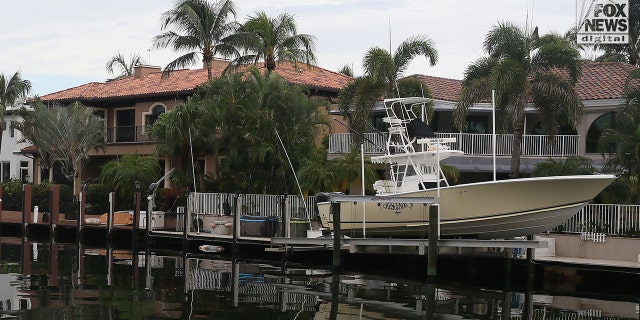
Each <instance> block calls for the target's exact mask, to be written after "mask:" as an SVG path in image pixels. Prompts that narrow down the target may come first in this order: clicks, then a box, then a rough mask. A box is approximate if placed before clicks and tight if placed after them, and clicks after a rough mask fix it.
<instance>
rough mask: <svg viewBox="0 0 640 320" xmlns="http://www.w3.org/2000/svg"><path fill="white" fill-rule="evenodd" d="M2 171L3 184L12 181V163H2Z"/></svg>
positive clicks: (0, 169) (0, 175)
mask: <svg viewBox="0 0 640 320" xmlns="http://www.w3.org/2000/svg"><path fill="white" fill-rule="evenodd" d="M0 171H1V172H0V178H1V180H0V181H1V182H6V181H9V180H10V179H11V163H9V162H2V165H0Z"/></svg>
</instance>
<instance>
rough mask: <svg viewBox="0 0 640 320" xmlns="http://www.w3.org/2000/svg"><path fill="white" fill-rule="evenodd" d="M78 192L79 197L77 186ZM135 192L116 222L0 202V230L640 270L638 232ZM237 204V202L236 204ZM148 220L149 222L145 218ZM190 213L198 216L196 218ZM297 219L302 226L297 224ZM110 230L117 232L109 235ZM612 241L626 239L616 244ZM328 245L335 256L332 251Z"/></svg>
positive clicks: (228, 247) (100, 239)
mask: <svg viewBox="0 0 640 320" xmlns="http://www.w3.org/2000/svg"><path fill="white" fill-rule="evenodd" d="M0 192H1V190H0ZM23 192H24V196H23V199H24V202H25V203H24V208H32V206H31V203H30V202H29V201H30V199H29V196H30V195H29V192H30V190H29V185H25V188H24V190H23ZM57 192H59V189H58V187H57V186H55V185H54V186H52V187H51V194H52V195H55V194H56V193H57ZM0 196H1V193H0ZM80 199H81V201H82V194H81V195H80ZM137 199H138V201H137V204H136V207H135V209H134V212H133V217H132V220H133V223H128V224H118V223H117V222H114V221H113V217H114V213H115V210H113V206H112V209H111V210H110V212H109V215H108V219H107V223H102V222H100V223H97V224H96V223H95V221H96V220H99V219H100V216H97V215H86V214H85V213H84V212H82V211H80V214H79V215H77V216H75V217H71V216H67V215H65V214H63V213H60V212H59V203H56V201H51V203H50V206H49V207H50V208H51V212H46V213H43V212H33V210H23V211H22V212H19V211H6V210H5V211H3V210H2V208H1V206H0V228H1V229H2V234H3V235H5V234H6V231H7V230H12V231H14V232H15V233H17V234H19V236H21V237H23V238H25V239H26V238H30V237H33V236H36V237H38V238H49V239H50V240H52V241H60V239H68V240H73V241H92V243H101V244H104V245H105V247H106V246H110V245H111V242H113V241H120V242H122V239H125V240H124V242H125V243H128V244H130V245H131V248H141V249H142V248H144V250H153V249H154V248H158V245H160V246H163V247H162V248H164V245H165V244H167V243H169V244H171V245H172V246H173V247H174V248H182V249H184V250H194V248H198V246H199V245H203V244H204V245H213V246H220V247H221V248H223V249H224V251H225V252H234V253H235V252H237V251H238V250H250V251H252V252H258V251H261V252H264V253H266V254H270V255H275V256H288V255H290V254H301V253H304V252H307V253H309V252H311V253H313V252H324V253H325V256H328V257H329V258H328V260H327V261H326V263H330V262H331V260H332V259H333V260H334V262H335V259H336V258H335V257H336V256H335V254H336V252H338V253H339V254H338V256H354V257H360V256H367V255H375V256H380V255H382V256H407V257H422V258H423V259H424V258H426V257H427V256H428V254H429V248H435V249H437V250H436V253H435V254H436V257H438V256H480V257H486V256H492V257H500V258H502V259H505V260H507V261H514V260H525V259H526V260H528V261H529V262H530V263H534V264H537V265H543V266H550V267H562V268H571V269H577V270H591V271H594V270H595V271H596V272H601V273H602V272H605V273H606V272H624V273H627V274H635V275H640V252H637V250H638V248H640V239H634V238H627V239H621V240H614V238H609V239H607V242H608V244H607V242H602V243H599V242H595V241H592V240H584V239H583V240H579V241H578V240H575V239H573V238H576V237H580V235H575V234H564V235H553V234H547V235H538V236H536V238H530V239H496V240H475V239H439V238H434V239H432V241H433V242H431V243H430V240H429V239H397V238H352V237H348V236H343V235H340V236H339V237H336V238H334V237H333V236H332V235H331V233H330V232H328V231H327V230H321V229H318V226H317V225H313V224H312V223H311V221H302V222H301V223H300V221H297V222H298V223H299V224H298V225H294V224H293V223H294V222H293V221H292V220H291V219H290V216H289V214H288V213H287V210H282V211H281V216H280V217H279V219H276V220H273V219H270V220H269V219H267V220H255V221H254V220H246V219H247V218H243V217H242V216H241V215H240V214H238V212H235V211H234V212H230V213H229V214H228V215H225V214H211V213H191V211H192V210H189V208H188V209H187V210H185V211H183V212H180V213H178V214H177V216H176V217H173V218H171V219H173V221H171V220H170V219H169V218H165V217H164V216H162V217H160V216H157V217H156V215H155V213H152V211H151V210H147V212H148V214H147V213H142V211H141V208H140V202H139V199H141V196H140V194H138V195H137ZM347 199H348V200H347V201H352V198H347ZM413 200H416V199H413ZM413 200H412V201H413ZM375 201H380V199H375ZM424 201H431V200H429V199H427V200H424ZM237 207H238V206H235V208H237ZM284 207H285V206H283V208H284ZM243 219H245V220H243ZM147 221H149V222H150V223H149V224H147V223H146V222H147ZM196 221H198V222H197V223H195V222H196ZM89 222H91V223H89ZM258 225H260V227H259V228H257V229H255V230H254V229H252V226H258ZM300 227H304V230H302V232H301V229H300ZM307 231H308V234H307ZM114 235H115V236H114ZM121 235H122V236H121ZM309 236H312V237H309ZM114 237H115V238H117V239H115V240H114ZM549 237H555V238H556V240H555V241H556V242H555V243H553V247H554V248H555V252H554V253H553V254H549V253H548V251H549V246H550V242H549V240H548V238H549ZM558 237H566V238H567V239H558ZM571 239H573V240H571ZM434 240H435V241H434ZM615 241H623V242H624V243H629V244H625V245H622V244H620V243H617V242H615ZM563 243H574V244H573V245H574V246H575V245H576V243H577V244H578V245H580V246H581V247H580V248H582V249H580V250H582V252H581V253H580V254H577V255H570V254H568V253H567V252H572V251H580V250H577V249H575V248H573V249H572V248H569V249H561V248H563ZM128 244H126V245H128ZM606 245H609V246H613V247H620V246H628V247H629V248H632V249H629V250H627V251H628V252H627V253H626V254H627V256H625V257H624V258H620V257H621V254H620V253H617V254H618V256H617V257H615V256H614V257H612V256H598V255H597V254H596V253H594V252H598V250H599V252H611V253H616V250H611V249H603V248H604V246H606ZM591 247H593V248H591ZM239 248H242V249H239ZM247 248H248V249H247ZM589 248H591V249H589ZM598 248H600V249H598ZM196 250H197V249H196ZM634 250H636V251H634ZM332 253H333V254H334V256H333V258H330V257H331V254H332ZM538 253H542V254H538ZM338 259H339V258H338ZM426 260H427V261H429V260H430V259H426ZM431 260H435V259H431Z"/></svg>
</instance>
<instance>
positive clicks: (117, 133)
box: [106, 126, 154, 143]
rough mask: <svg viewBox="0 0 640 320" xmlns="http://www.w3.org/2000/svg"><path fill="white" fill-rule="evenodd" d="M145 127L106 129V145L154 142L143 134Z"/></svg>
mask: <svg viewBox="0 0 640 320" xmlns="http://www.w3.org/2000/svg"><path fill="white" fill-rule="evenodd" d="M145 128H146V126H119V127H111V128H107V137H106V139H107V143H128V142H149V141H154V140H153V139H151V137H150V136H149V135H146V134H145V133H144V130H145Z"/></svg>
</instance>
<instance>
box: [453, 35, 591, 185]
mask: <svg viewBox="0 0 640 320" xmlns="http://www.w3.org/2000/svg"><path fill="white" fill-rule="evenodd" d="M484 50H485V51H486V52H487V54H488V55H489V56H488V57H483V58H480V59H478V60H477V61H475V62H474V63H472V64H471V65H469V67H467V69H466V71H465V75H464V79H463V81H462V90H461V94H460V99H459V102H458V104H457V105H456V107H455V109H454V118H455V124H456V126H457V127H458V128H464V127H465V126H466V116H467V113H468V110H469V108H471V107H472V106H473V105H474V104H475V103H477V102H480V101H487V100H490V99H491V90H492V89H494V90H495V93H496V94H495V96H496V101H495V105H496V109H497V112H498V113H500V114H502V118H503V119H510V120H511V122H510V125H511V127H512V129H513V150H512V156H511V177H512V178H516V177H519V176H520V150H521V144H522V135H523V131H524V118H525V114H524V110H525V107H526V105H527V104H528V103H530V102H531V103H533V105H534V107H535V108H536V109H537V111H538V114H539V115H540V118H541V122H542V128H543V130H544V131H545V132H547V134H549V135H550V136H553V135H555V134H556V133H557V131H558V127H559V126H560V124H563V123H567V124H569V125H571V126H573V127H575V124H576V122H577V121H578V119H579V116H580V115H581V114H582V109H583V105H582V101H581V99H580V97H579V96H578V93H577V92H576V90H575V87H574V85H575V83H576V81H577V80H578V78H579V76H580V74H581V71H582V64H581V62H580V55H579V53H578V51H576V49H574V48H572V47H571V45H570V44H569V42H567V41H566V40H564V38H563V37H561V36H558V35H553V34H549V35H545V36H544V37H538V32H537V29H536V30H535V31H534V32H533V33H532V34H527V33H525V32H524V31H522V30H521V29H519V28H518V27H516V26H515V25H513V24H511V23H500V24H498V25H497V26H494V27H493V29H492V30H491V31H489V33H488V34H487V37H486V38H485V41H484Z"/></svg>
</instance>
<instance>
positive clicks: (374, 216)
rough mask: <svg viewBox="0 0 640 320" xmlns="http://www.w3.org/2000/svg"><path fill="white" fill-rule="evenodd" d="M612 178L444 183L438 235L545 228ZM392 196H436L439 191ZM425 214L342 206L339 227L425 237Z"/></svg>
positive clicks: (324, 212)
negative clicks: (447, 184) (452, 184)
mask: <svg viewBox="0 0 640 320" xmlns="http://www.w3.org/2000/svg"><path fill="white" fill-rule="evenodd" d="M613 180H615V176H613V175H581V176H558V177H537V178H523V179H511V180H500V181H489V182H480V183H471V184H463V185H456V186H450V187H442V188H440V191H439V192H440V197H439V198H438V199H439V206H440V208H439V210H440V233H441V235H443V236H463V237H472V238H478V239H496V238H511V237H515V236H528V235H532V234H535V233H539V232H545V231H549V230H551V229H553V228H555V227H557V226H558V225H560V224H562V223H564V222H566V221H567V220H568V219H569V218H571V217H572V216H573V215H574V214H576V213H577V212H578V211H580V210H581V209H582V208H583V207H584V206H585V205H586V204H587V203H589V202H590V201H591V200H592V199H593V198H594V197H595V196H596V195H597V194H598V193H600V191H602V190H603V189H604V188H605V187H607V186H608V185H609V184H610V183H611V182H612V181H613ZM395 196H398V197H437V196H438V190H437V189H429V190H424V191H417V192H408V193H402V194H397V195H395ZM317 206H318V215H319V218H320V221H321V223H322V225H323V227H325V228H329V229H331V230H333V215H331V213H330V207H331V206H330V202H320V203H318V204H317ZM365 206H366V208H365V210H364V211H363V207H365ZM428 217H429V207H428V206H425V205H422V204H410V203H408V204H407V203H393V202H389V203H376V202H365V203H355V202H342V203H341V204H340V221H341V224H340V228H341V230H342V231H343V233H344V234H345V235H348V236H354V237H357V236H362V235H363V233H364V232H366V235H367V236H377V237H394V236H395V237H418V238H420V237H426V235H427V234H428V225H429V219H428ZM363 220H364V224H363ZM363 225H364V226H363ZM363 227H364V232H363Z"/></svg>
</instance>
